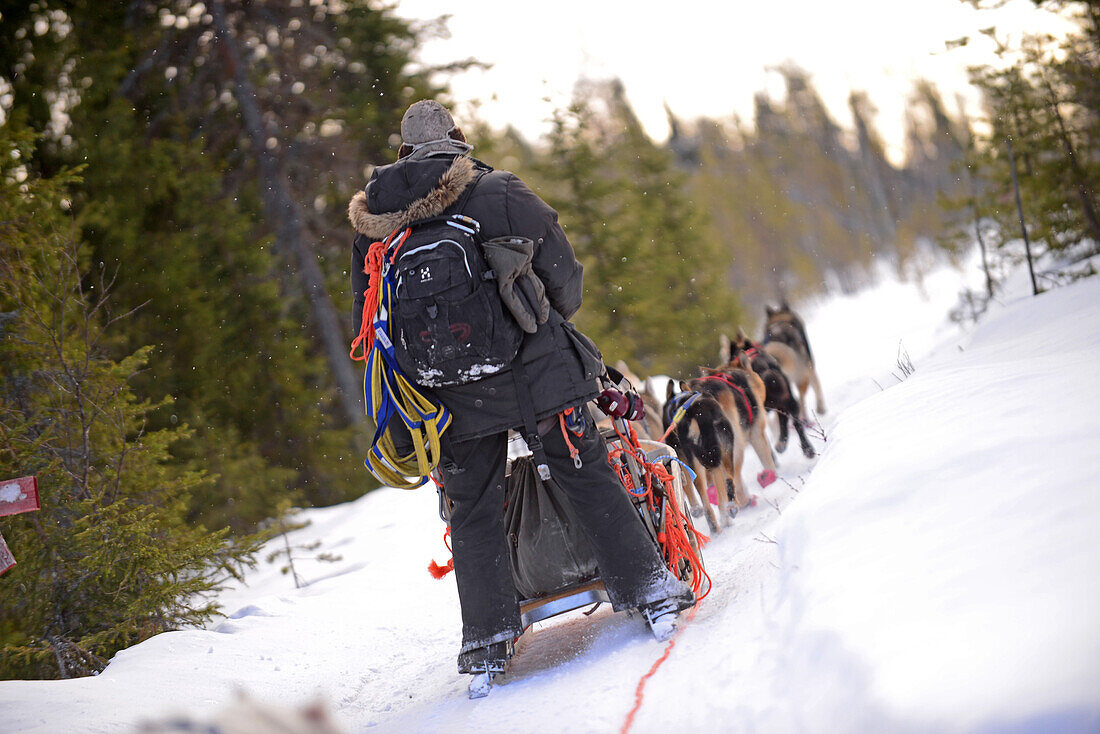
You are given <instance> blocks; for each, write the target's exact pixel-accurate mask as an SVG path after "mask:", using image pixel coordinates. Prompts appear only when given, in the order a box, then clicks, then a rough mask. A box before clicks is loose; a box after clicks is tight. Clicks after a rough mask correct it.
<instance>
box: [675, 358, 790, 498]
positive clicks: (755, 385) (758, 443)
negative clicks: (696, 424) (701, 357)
mask: <svg viewBox="0 0 1100 734" xmlns="http://www.w3.org/2000/svg"><path fill="white" fill-rule="evenodd" d="M702 372H703V376H702V377H696V378H695V379H694V380H691V381H690V382H689V383H688V387H690V388H691V389H692V390H694V391H695V392H702V393H705V394H707V395H710V396H712V397H713V398H714V399H715V400H716V401H718V404H719V405H720V406H721V407H722V412H723V413H724V414H725V416H726V419H727V420H728V421H729V424H730V426H732V428H733V433H734V448H733V457H732V458H733V473H732V476H731V484H730V485H727V490H728V489H730V487H731V486H732V489H733V499H734V502H735V503H736V504H737V508H738V509H742V508H744V507H747V506H748V505H749V504H751V503H752V502H753V501H754V500H755V497H753V496H751V495H750V494H749V493H748V491H747V490H746V489H745V483H744V481H743V480H742V479H741V467H742V465H743V464H744V460H745V447H746V446H749V445H751V446H752V448H753V450H754V451H756V455H757V456H759V457H760V463H762V464H763V465H764V470H763V471H762V472H760V475H759V476H758V477H757V481H758V482H760V486H762V487H766V486H768V485H769V484H771V483H772V482H774V481H775V460H774V458H773V457H772V450H771V446H769V445H768V437H767V434H766V433H765V427H766V425H767V416H766V414H765V410H764V397H765V394H766V389H765V387H764V381H763V380H762V379H760V375H758V374H756V373H755V372H753V369H752V364H751V362H750V361H749V358H748V357H747V356H746V355H744V354H742V355H740V356H739V357H738V358H737V360H735V361H731V362H728V363H727V364H725V365H723V366H722V367H719V368H717V369H714V368H710V367H703V368H702ZM718 496H719V499H721V496H722V492H721V491H719V492H718Z"/></svg>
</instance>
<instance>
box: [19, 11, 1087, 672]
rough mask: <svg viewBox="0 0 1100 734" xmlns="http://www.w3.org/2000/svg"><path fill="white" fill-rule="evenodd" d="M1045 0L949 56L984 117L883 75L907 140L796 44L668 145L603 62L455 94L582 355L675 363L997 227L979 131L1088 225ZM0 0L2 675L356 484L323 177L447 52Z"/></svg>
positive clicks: (321, 31)
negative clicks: (545, 86) (498, 112)
mask: <svg viewBox="0 0 1100 734" xmlns="http://www.w3.org/2000/svg"><path fill="white" fill-rule="evenodd" d="M1039 4H1043V3H1039ZM1046 4H1049V5H1052V6H1053V5H1057V8H1056V10H1058V11H1059V12H1062V13H1065V14H1067V15H1071V14H1080V13H1083V15H1082V16H1081V18H1080V28H1081V31H1080V33H1079V34H1077V35H1073V36H1071V37H1069V38H1067V39H1060V40H1053V39H1050V40H1044V39H1034V40H1029V41H1028V42H1027V43H1025V46H1024V47H1023V48H1021V49H1020V53H1021V54H1023V55H1022V56H1021V57H1020V60H1019V61H1018V62H1016V66H1015V67H1013V66H1011V65H1007V64H1008V61H1007V60H1008V58H1009V56H1008V55H1009V54H1010V53H1014V50H1006V51H1005V54H1006V57H1005V58H1006V61H1005V62H1003V63H1000V64H997V65H993V66H990V67H988V68H986V69H981V70H975V72H974V74H975V82H976V83H977V84H978V85H979V86H980V87H981V88H982V89H983V91H984V92H985V95H986V99H987V104H988V105H989V111H988V115H989V117H990V119H991V120H993V121H994V122H993V124H992V126H991V129H990V130H989V131H988V132H987V133H985V134H983V135H979V134H977V133H974V132H972V128H973V125H972V124H971V123H970V122H969V121H968V120H967V119H966V118H965V117H964V116H963V115H962V113H961V112H960V111H959V110H958V108H957V105H955V104H954V103H953V102H952V103H948V102H946V101H945V100H943V99H941V97H940V96H939V94H938V93H937V91H936V90H935V89H934V87H932V86H931V85H929V84H926V83H921V84H917V85H916V86H915V87H914V88H913V89H912V90H901V91H899V93H903V94H909V99H910V102H909V112H908V117H907V143H906V157H905V162H904V163H903V164H897V163H896V162H891V160H890V159H889V158H888V157H887V156H886V153H885V145H884V143H883V141H882V139H881V136H880V135H879V133H878V132H877V130H876V127H875V110H874V108H873V106H872V104H871V102H870V100H869V99H868V98H867V96H866V95H864V94H861V93H858V92H855V93H853V94H852V96H851V99H850V109H851V118H852V121H851V123H841V122H838V121H836V120H834V119H833V118H832V117H831V116H830V115H829V113H828V112H827V110H826V108H825V106H824V104H823V103H822V101H821V98H820V96H819V95H818V93H817V92H816V90H815V89H814V86H813V81H812V74H810V73H808V72H807V71H805V70H802V69H799V68H797V67H794V66H787V67H783V68H781V69H780V70H779V72H778V73H780V74H781V75H782V78H783V80H784V82H785V86H786V92H785V94H784V95H783V96H782V98H780V99H773V98H770V97H768V96H767V95H764V94H761V95H759V96H758V98H757V100H756V105H755V111H754V113H753V116H752V119H751V120H739V119H736V118H733V117H731V118H729V119H723V120H680V119H677V118H676V117H675V116H674V114H673V113H672V112H670V113H669V122H670V127H671V130H672V135H671V137H670V139H669V140H668V141H665V142H656V141H653V140H652V139H650V138H649V137H648V136H647V135H646V133H645V131H644V130H643V128H642V126H641V124H640V123H639V121H638V119H637V117H636V116H635V114H634V112H633V111H632V110H631V108H630V105H629V103H628V102H627V100H626V97H625V95H624V92H623V89H622V87H621V85H620V84H618V83H617V82H615V81H613V80H612V81H592V82H585V83H579V84H578V87H577V92H576V96H575V99H574V102H573V104H572V105H571V106H569V107H568V108H567V109H562V110H559V111H557V112H556V113H555V115H554V118H553V120H552V127H551V131H550V133H549V134H548V135H547V136H546V137H545V139H540V140H537V141H533V140H527V139H524V138H523V137H522V136H521V135H520V134H518V133H517V132H516V131H514V130H512V129H510V128H508V127H507V121H505V120H472V119H471V120H462V121H461V122H462V123H463V125H464V127H465V128H466V131H467V135H468V137H469V138H470V139H471V142H473V143H474V144H475V145H476V150H475V155H477V156H478V157H480V158H482V159H484V160H485V161H486V162H488V163H490V164H491V165H493V166H496V167H498V168H504V169H509V170H513V171H515V172H516V173H518V174H519V175H521V176H522V177H523V178H525V179H527V180H529V181H530V182H531V184H532V185H533V187H534V188H535V189H536V190H537V191H538V192H539V193H540V194H542V195H543V196H544V198H546V199H547V200H548V201H549V202H550V203H551V204H552V205H553V206H554V207H555V208H556V209H557V210H558V211H559V213H560V217H561V222H562V224H563V225H564V227H565V229H566V232H567V234H568V235H569V237H570V240H571V242H572V243H573V245H574V247H575V248H576V250H577V253H578V256H579V257H580V258H581V260H582V261H583V262H584V264H585V269H586V270H585V273H586V277H585V288H586V294H585V305H584V306H583V307H582V310H581V312H580V313H579V314H578V317H577V319H578V322H579V323H580V326H581V327H582V328H583V329H584V330H585V331H586V332H587V333H589V334H591V335H592V336H593V338H594V339H595V340H596V341H597V343H598V344H600V346H601V347H602V349H603V351H604V353H605V356H606V357H607V359H608V361H609V362H614V361H615V360H617V359H625V360H627V361H628V362H629V363H630V364H631V365H632V366H633V367H635V369H637V370H639V371H641V372H643V373H660V372H664V373H670V374H686V373H688V372H690V371H691V370H693V369H694V367H695V366H696V365H698V364H704V363H709V362H711V361H712V358H713V352H714V345H715V343H716V337H717V334H718V333H719V332H721V331H729V330H731V329H732V328H734V327H735V326H737V325H738V324H740V325H744V326H745V327H746V328H750V329H751V328H753V327H754V324H755V318H756V313H757V312H758V311H759V310H760V306H761V304H762V303H763V302H765V301H766V300H768V299H778V298H780V297H783V296H787V297H791V298H797V297H799V296H806V295H809V294H812V293H815V292H818V291H820V290H822V289H823V288H839V289H845V288H851V287H854V286H855V285H856V284H858V283H859V282H860V279H861V278H862V277H863V274H864V273H865V272H867V270H868V268H869V266H870V265H871V263H873V262H874V261H875V260H876V259H877V258H879V257H882V258H885V259H887V260H888V261H890V262H892V263H895V264H897V265H898V266H899V267H902V266H904V263H906V262H907V261H908V260H909V259H911V258H913V257H914V256H915V255H917V254H918V253H919V252H920V251H921V250H922V249H923V248H926V247H930V246H931V245H932V243H934V242H940V243H945V244H946V245H947V246H948V247H950V248H956V249H957V248H958V247H961V246H962V244H961V243H963V242H964V241H965V239H966V238H967V237H969V236H970V235H969V234H967V233H968V232H973V231H975V222H977V223H978V230H977V231H981V232H984V233H986V235H987V236H986V239H987V240H988V244H989V249H990V258H991V259H992V258H995V257H996V256H997V254H998V253H1004V257H1010V256H1014V255H1012V253H1013V252H1014V250H1013V249H1012V247H1010V246H1009V245H1008V243H1010V242H1011V241H1012V240H1014V238H1015V237H1016V235H1015V234H1014V231H1018V230H1012V229H1011V224H1012V223H1011V216H1010V214H1011V211H1010V210H1009V209H1008V208H1007V207H1006V205H1005V202H1009V201H1011V198H1009V197H1010V193H1009V191H1010V189H1008V188H1007V187H1006V183H1005V181H1006V180H1005V172H1006V168H1005V166H1004V160H1003V152H1002V151H1001V148H1000V147H999V142H998V141H999V138H1000V137H1003V135H1004V134H1006V133H1008V134H1011V135H1012V136H1013V139H1014V141H1015V144H1016V150H1017V156H1018V157H1019V158H1020V160H1021V171H1020V176H1021V189H1022V190H1023V192H1024V200H1025V210H1026V212H1027V216H1028V219H1029V224H1030V225H1031V226H1032V227H1033V233H1034V236H1035V238H1036V240H1037V241H1038V242H1040V243H1042V244H1041V245H1040V246H1041V247H1044V248H1065V247H1070V246H1072V244H1073V243H1075V242H1078V241H1080V240H1081V238H1082V237H1086V236H1089V235H1090V232H1092V230H1090V229H1089V226H1090V224H1089V222H1090V221H1093V220H1094V219H1095V217H1094V215H1093V220H1090V215H1089V213H1088V212H1089V208H1088V206H1090V205H1091V206H1092V207H1093V211H1094V210H1095V195H1096V180H1097V178H1096V176H1097V155H1098V151H1100V146H1098V144H1097V140H1096V125H1097V118H1096V113H1097V106H1096V100H1097V90H1096V86H1095V85H1096V79H1098V78H1100V74H1097V48H1098V43H1097V33H1096V28H1097V24H1096V16H1095V10H1093V8H1092V5H1091V4H1085V3H1057V4H1055V3H1046ZM0 8H2V9H0V116H2V117H3V122H2V123H0V479H5V478H10V477H16V476H22V475H28V474H32V475H36V476H38V478H39V485H40V487H41V492H42V509H41V510H40V511H39V512H37V513H29V514H26V515H20V516H15V517H8V518H0V532H2V533H3V536H4V538H5V539H6V540H7V542H8V544H9V545H10V546H11V547H12V549H13V552H14V553H15V555H16V558H17V560H18V565H17V566H15V567H14V568H13V569H11V570H9V571H8V572H7V573H5V574H4V575H3V576H0V677H22V678H32V677H71V676H76V675H85V674H89V673H94V672H96V671H98V670H100V669H102V667H103V666H104V665H105V664H106V661H107V660H108V659H109V658H110V656H111V655H112V654H113V653H114V652H115V651H117V650H118V649H121V648H122V647H125V646H128V645H131V644H134V643H135V642H138V641H140V640H142V639H145V638H147V637H149V636H151V635H153V634H156V633H157V632H160V631H163V630H166V629H173V628H178V627H180V626H184V625H187V624H196V623H202V622H203V621H204V620H207V619H209V618H210V616H211V615H212V614H213V613H214V612H215V609H214V607H213V606H212V605H211V604H210V603H209V601H208V599H209V592H211V591H213V590H215V589H217V588H218V587H219V586H220V585H221V584H223V583H225V582H226V581H227V580H230V579H232V578H233V577H234V575H238V574H239V573H240V571H241V569H242V568H245V567H247V566H248V565H249V564H250V563H253V562H255V558H256V550H257V548H258V546H259V544H260V543H261V542H263V540H264V539H265V538H267V537H269V536H270V534H271V533H272V532H275V531H276V530H275V529H276V528H277V527H278V524H273V523H271V522H270V520H271V519H272V518H273V516H274V515H276V514H277V510H276V508H277V507H288V506H290V505H291V504H295V505H299V506H308V505H328V504H333V503H336V502H341V501H345V500H348V499H352V498H354V497H357V496H359V495H360V494H362V493H363V492H364V491H366V490H368V489H370V488H371V487H372V486H373V485H372V484H371V483H370V481H369V479H368V475H367V473H366V472H365V470H364V469H363V468H362V464H361V457H362V452H363V450H364V444H365V441H366V439H367V438H368V437H367V436H366V435H365V433H366V430H367V429H366V427H365V425H364V423H363V418H362V395H361V390H362V387H361V378H360V376H359V374H358V372H357V369H356V368H355V367H353V365H352V363H351V361H350V360H349V359H348V357H347V351H348V342H349V341H350V339H349V337H350V336H351V334H350V329H351V325H350V321H351V319H350V313H349V311H348V309H349V306H350V300H351V299H350V294H349V293H348V280H349V274H348V263H349V243H350V229H349V226H348V224H347V222H346V215H345V207H346V203H347V201H348V200H349V199H350V197H351V195H352V193H353V192H354V191H355V190H356V189H357V188H359V187H361V186H362V185H363V183H364V182H365V181H366V179H367V177H368V176H369V173H370V170H371V167H372V166H374V165H380V164H383V163H388V162H391V161H392V160H393V159H394V158H395V154H396V147H397V145H396V144H397V142H398V141H397V139H396V138H395V135H394V133H395V132H396V131H397V130H398V127H399V122H400V118H401V115H402V113H403V111H404V109H405V108H406V106H407V105H408V104H409V103H410V102H412V101H414V100H416V99H421V98H425V97H435V98H439V99H442V100H443V101H445V102H448V101H454V100H451V99H450V98H449V96H448V89H447V85H446V79H447V76H448V74H449V73H450V72H453V71H457V70H460V69H463V68H466V67H468V66H470V65H472V64H476V63H477V62H476V60H467V61H462V62H457V63H455V64H454V65H452V66H448V67H441V68H431V67H425V66H424V65H422V64H420V63H418V61H417V49H418V48H419V46H420V45H421V44H422V43H423V42H424V41H425V40H426V39H428V38H430V37H431V36H432V35H433V34H436V33H439V32H440V31H441V30H442V28H443V26H442V24H441V23H440V22H436V23H411V22H409V21H407V20H404V19H402V18H401V17H400V16H399V15H398V14H397V13H396V12H395V11H394V10H393V9H391V8H389V7H386V6H383V5H381V4H378V3H373V2H366V1H365V0H361V1H358V2H349V1H348V0H309V2H305V1H304V0H269V1H268V2H264V3H255V2H247V1H243V0H210V1H208V2H195V1H194V0H133V1H132V2H127V3H90V2H76V1H75V0H36V1H34V2H31V3H15V2H6V3H0ZM1027 44H1032V45H1033V46H1034V48H1035V49H1036V50H1035V51H1034V52H1032V51H1030V50H1029V49H1031V48H1032V46H1029V45H1027ZM1072 44H1076V46H1074V47H1073V48H1072V49H1071V50H1072V54H1071V55H1072V57H1073V59H1075V60H1081V59H1083V60H1081V61H1074V62H1073V63H1070V62H1067V61H1066V58H1067V56H1066V53H1065V52H1063V51H1062V50H1061V49H1063V45H1064V48H1065V49H1070V47H1071V45H1072ZM1013 69H1016V71H1012V70H1013ZM1052 100H1053V101H1052ZM1056 192H1057V193H1056ZM1089 202H1091V204H1088V203H1089ZM1091 236H1092V237H1093V239H1094V241H1100V238H1097V237H1096V236H1095V234H1093V235H1091Z"/></svg>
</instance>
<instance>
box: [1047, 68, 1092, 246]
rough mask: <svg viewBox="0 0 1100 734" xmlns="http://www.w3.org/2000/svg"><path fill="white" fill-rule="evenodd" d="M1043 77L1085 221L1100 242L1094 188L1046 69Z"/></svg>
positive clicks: (1048, 102) (1048, 101)
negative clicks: (1082, 167) (1090, 184)
mask: <svg viewBox="0 0 1100 734" xmlns="http://www.w3.org/2000/svg"><path fill="white" fill-rule="evenodd" d="M1042 79H1043V86H1045V87H1046V92H1047V104H1049V105H1050V111H1051V113H1052V114H1053V115H1054V120H1055V121H1056V122H1057V123H1058V138H1059V139H1060V141H1061V143H1062V147H1063V148H1064V149H1065V151H1066V157H1067V158H1068V159H1069V168H1070V171H1071V172H1072V174H1073V183H1074V184H1075V185H1076V188H1077V196H1078V198H1080V199H1081V210H1082V212H1083V213H1084V215H1085V221H1086V222H1088V227H1089V232H1090V234H1091V236H1092V238H1093V239H1094V240H1096V241H1097V242H1100V217H1097V214H1096V207H1095V206H1094V205H1093V202H1092V196H1093V192H1092V189H1091V187H1090V186H1089V182H1088V180H1087V179H1086V177H1085V172H1084V171H1083V170H1081V162H1080V161H1078V160H1077V151H1076V149H1075V148H1074V147H1073V141H1072V140H1071V139H1070V136H1069V130H1067V129H1066V121H1065V120H1064V119H1063V118H1062V112H1061V110H1059V109H1058V97H1057V95H1056V94H1055V91H1054V85H1053V84H1051V82H1050V79H1049V78H1047V75H1046V72H1045V71H1044V72H1043V73H1042Z"/></svg>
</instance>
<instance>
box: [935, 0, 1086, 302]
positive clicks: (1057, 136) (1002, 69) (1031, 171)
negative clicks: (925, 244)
mask: <svg viewBox="0 0 1100 734" xmlns="http://www.w3.org/2000/svg"><path fill="white" fill-rule="evenodd" d="M974 4H976V5H977V6H978V7H981V6H982V3H974ZM1036 5H1038V6H1042V7H1046V8H1047V9H1048V10H1051V11H1057V12H1060V13H1062V14H1064V15H1065V16H1066V17H1070V18H1076V20H1077V21H1078V27H1077V30H1076V31H1074V32H1071V33H1070V34H1068V35H1067V36H1066V37H1064V38H1061V39H1056V38H1053V37H1050V36H1045V35H1029V36H1025V38H1024V39H1023V40H1022V41H1021V42H1020V44H1019V45H1018V46H1009V45H1008V44H1007V43H1004V42H1002V41H997V43H998V49H999V55H1000V57H1001V58H1000V59H999V61H998V63H997V64H990V65H986V66H982V67H977V68H974V69H972V70H971V80H972V82H973V83H974V84H975V85H976V86H977V87H978V88H979V90H981V92H982V95H983V99H984V102H985V107H986V110H985V116H986V118H987V122H988V125H987V126H986V127H985V128H984V129H982V131H981V132H980V133H979V134H976V135H975V136H974V140H973V143H972V144H971V145H969V146H968V151H967V157H966V166H967V168H968V169H969V174H970V175H971V176H972V177H973V178H974V179H975V181H976V183H975V185H974V186H973V187H972V188H971V189H969V190H966V191H965V192H964V193H963V194H962V195H959V196H955V197H947V198H945V200H944V204H945V206H946V208H947V209H948V210H953V211H955V212H957V214H956V215H955V216H956V218H957V219H959V220H960V221H959V222H958V224H957V227H956V228H955V230H954V231H953V232H950V233H949V234H948V235H947V236H946V237H944V238H943V240H942V242H943V243H944V244H945V245H947V246H948V247H950V248H957V247H958V246H959V243H961V242H966V241H967V240H968V239H970V238H972V236H973V232H974V224H973V219H974V218H978V219H980V220H981V221H982V222H984V226H983V230H984V231H985V237H986V238H987V240H988V244H989V245H990V250H991V252H990V255H991V257H990V259H991V268H992V271H993V274H994V279H996V274H997V272H998V271H999V270H1001V269H1002V268H1003V267H1005V266H1006V265H1011V264H1013V263H1016V262H1019V261H1020V260H1021V259H1022V257H1023V252H1022V248H1020V247H1018V246H1017V245H1016V243H1017V242H1018V241H1019V240H1020V239H1021V236H1022V233H1021V223H1020V221H1019V215H1018V212H1017V210H1016V204H1015V196H1014V191H1013V185H1012V177H1011V171H1010V162H1009V155H1008V142H1007V141H1009V140H1011V144H1012V150H1013V153H1014V155H1015V159H1016V168H1017V174H1018V176H1017V178H1018V181H1019V189H1020V198H1021V202H1022V205H1023V210H1024V220H1025V224H1026V227H1027V230H1028V235H1029V238H1030V240H1031V243H1032V249H1033V250H1034V251H1035V252H1036V253H1038V254H1042V253H1044V252H1053V253H1063V252H1067V251H1069V250H1074V249H1077V250H1080V252H1079V253H1078V254H1079V255H1088V254H1090V253H1094V252H1096V251H1097V248H1098V247H1100V244H1097V243H1100V155H1098V154H1097V151H1098V150H1100V93H1098V90H1100V83H1098V82H1097V79H1100V30H1098V29H1100V9H1098V8H1097V6H1096V4H1095V3H1085V2H1045V1H1038V2H1036ZM987 33H988V34H990V35H992V36H994V37H996V31H995V29H990V30H989V31H987ZM1089 241H1091V243H1092V245H1091V246H1089V247H1085V248H1084V249H1083V250H1081V249H1080V248H1077V247H1076V246H1077V245H1078V244H1080V243H1082V242H1089ZM1052 277H1053V278H1054V280H1055V281H1057V280H1058V279H1059V276H1058V275H1057V274H1054V275H1053V276H1052ZM1048 284H1049V281H1048ZM1042 285H1043V284H1042V283H1040V287H1041V286H1042Z"/></svg>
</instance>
